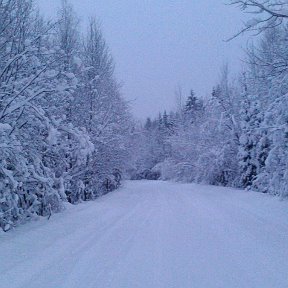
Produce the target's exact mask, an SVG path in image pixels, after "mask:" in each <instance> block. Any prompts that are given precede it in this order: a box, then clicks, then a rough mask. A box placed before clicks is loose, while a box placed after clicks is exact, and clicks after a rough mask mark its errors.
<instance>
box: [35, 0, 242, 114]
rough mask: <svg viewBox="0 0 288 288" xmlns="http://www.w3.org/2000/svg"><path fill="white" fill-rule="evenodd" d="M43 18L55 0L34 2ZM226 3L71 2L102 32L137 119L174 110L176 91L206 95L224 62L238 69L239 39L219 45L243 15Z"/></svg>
mask: <svg viewBox="0 0 288 288" xmlns="http://www.w3.org/2000/svg"><path fill="white" fill-rule="evenodd" d="M38 1H39V4H40V8H41V10H42V11H43V12H44V14H46V15H47V16H52V15H55V13H56V9H57V7H58V6H59V5H60V0H38ZM224 1H225V0H122V1H115V0H81V1H79V0H70V3H72V4H73V6H74V9H75V11H76V12H77V14H78V15H79V17H80V19H81V22H82V25H83V26H84V25H85V24H86V23H87V19H88V18H89V17H90V16H96V17H97V18H98V19H99V20H100V22H101V23H102V30H103V33H104V37H105V39H106V41H107V44H108V45H109V47H110V50H111V52H112V54H113V57H114V60H115V63H116V75H117V79H118V80H120V81H122V82H123V84H124V85H123V89H122V92H123V95H124V96H125V98H126V99H128V100H132V101H131V106H132V111H133V113H134V115H135V116H136V117H138V118H141V119H143V118H145V117H146V116H156V115H157V114H158V112H159V111H163V110H164V109H167V110H169V109H171V108H173V107H174V106H175V90H176V87H177V86H179V85H180V86H181V87H182V88H183V92H184V93H185V94H187V95H188V94H189V90H190V89H191V88H193V89H194V91H195V92H196V94H197V95H198V96H206V95H207V94H209V93H210V92H211V90H212V87H213V86H214V85H215V84H216V83H217V80H218V78H219V71H220V68H221V66H222V65H223V64H224V63H225V62H228V63H229V64H230V67H231V70H232V71H235V72H236V71H237V70H240V68H241V62H240V58H241V57H242V58H243V52H242V50H241V46H242V47H244V48H245V43H246V40H245V38H244V37H239V38H237V39H236V40H233V41H232V42H228V43H227V42H224V41H223V40H225V39H227V38H229V37H230V36H231V35H233V34H234V33H235V32H237V31H238V30H239V29H240V27H241V25H242V24H241V19H244V15H243V14H242V13H241V11H238V10H237V8H235V7H231V6H227V5H224V3H225V2H224Z"/></svg>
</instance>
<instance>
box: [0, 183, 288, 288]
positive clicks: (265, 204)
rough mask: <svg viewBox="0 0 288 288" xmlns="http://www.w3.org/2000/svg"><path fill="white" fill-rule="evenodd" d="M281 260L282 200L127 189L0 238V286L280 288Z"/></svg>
mask: <svg viewBox="0 0 288 288" xmlns="http://www.w3.org/2000/svg"><path fill="white" fill-rule="evenodd" d="M287 259H288V203H287V201H280V200H279V199H277V198H273V197H271V196H268V195H263V194H258V193H253V192H244V191H241V190H233V189H225V188H220V187H211V186H201V185H194V184H176V183H168V182H161V181H133V182H126V183H125V184H124V187H122V188H121V189H120V190H118V191H115V192H113V193H110V194H108V195H106V196H104V197H102V198H100V199H98V200H97V201H95V202H89V203H84V204H80V205H77V206H69V207H68V209H67V210H66V211H65V212H63V213H61V214H58V215H53V216H52V218H51V219H50V220H49V221H48V220H46V219H42V220H41V221H36V222H33V223H28V224H26V225H24V226H22V227H18V228H17V229H15V230H14V231H10V232H9V233H4V232H3V233H0V287H1V288H6V287H7V288H16V287H17V288H18V287H23V288H28V287H29V288H48V287H49V288H76V287H77V288H108V287H110V288H112V287H113V288H235V287H239V288H240V287H241V288H244V287H245V288H252V287H253V288H266V287H267V288H282V287H283V288H287V287H288V260H287Z"/></svg>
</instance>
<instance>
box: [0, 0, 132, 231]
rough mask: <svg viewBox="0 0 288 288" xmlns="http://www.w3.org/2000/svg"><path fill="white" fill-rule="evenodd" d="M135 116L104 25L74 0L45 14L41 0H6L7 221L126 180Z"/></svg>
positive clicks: (1, 155) (0, 58)
mask: <svg viewBox="0 0 288 288" xmlns="http://www.w3.org/2000/svg"><path fill="white" fill-rule="evenodd" d="M130 123H131V118H130V114H129V111H128V107H127V105H126V103H125V101H123V99H122V97H121V95H120V91H119V84H118V82H117V81H116V79H115V77H114V63H113V59H112V57H111V54H110V52H109V49H108V47H107V45H106V43H105V40H104V38H103V35H102V33H101V29H100V27H99V25H98V24H97V21H95V20H94V19H92V20H90V23H89V25H88V27H87V32H86V33H85V35H81V33H80V32H79V20H78V18H77V16H76V15H75V13H74V11H73V9H72V7H71V6H70V5H69V4H67V2H66V1H62V7H61V9H60V10H59V11H58V14H57V18H55V20H54V21H53V22H51V21H50V22H48V21H46V20H44V19H43V18H42V17H41V15H39V13H38V12H37V10H36V9H35V7H34V5H33V1H32V0H4V1H0V227H1V228H2V229H3V230H4V231H7V230H9V229H10V228H11V227H13V226H14V225H16V224H18V223H21V222H23V221H25V220H27V219H29V218H31V217H33V216H35V215H42V216H50V215H51V213H53V212H58V211H60V210H61V209H62V208H63V201H69V202H70V203H73V204H74V203H78V202H80V201H86V200H91V199H94V198H95V197H98V196H99V195H102V194H103V193H107V192H108V191H111V190H113V189H115V188H117V187H118V186H119V184H120V180H121V173H122V171H123V170H124V168H125V165H126V162H127V157H128V156H127V155H128V150H127V145H126V140H127V134H128V133H129V127H130Z"/></svg>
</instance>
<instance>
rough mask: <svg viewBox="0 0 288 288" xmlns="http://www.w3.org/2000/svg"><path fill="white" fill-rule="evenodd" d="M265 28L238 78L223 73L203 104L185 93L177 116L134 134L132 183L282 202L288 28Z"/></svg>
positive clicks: (287, 183) (287, 139)
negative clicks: (179, 185) (252, 194)
mask: <svg viewBox="0 0 288 288" xmlns="http://www.w3.org/2000/svg"><path fill="white" fill-rule="evenodd" d="M235 2H242V1H235ZM245 2H246V1H245ZM251 2H255V1H251ZM254 23H256V22H254ZM261 24H263V23H261ZM255 25H256V24H255ZM267 25H268V26H269V27H268V26H265V27H266V28H267V29H264V30H263V27H261V28H259V29H260V31H258V30H257V31H258V32H262V34H261V37H260V39H259V40H258V41H257V42H255V44H253V45H250V47H249V49H247V53H246V61H245V62H246V63H247V64H246V67H245V69H244V70H243V71H242V73H240V75H239V77H238V78H236V79H233V78H232V77H230V76H229V71H228V70H229V69H228V67H227V66H225V67H224V68H223V69H222V73H221V75H222V76H221V79H220V80H219V83H218V85H216V86H215V87H214V88H213V89H212V93H211V96H210V97H208V98H205V99H203V98H201V97H198V96H197V95H195V94H194V92H193V91H191V94H190V95H189V96H188V97H186V100H185V101H186V102H185V101H184V103H183V104H181V101H180V105H178V106H179V107H178V109H177V110H175V111H172V112H170V113H168V114H167V112H166V111H164V113H162V114H160V115H159V117H158V118H155V119H153V120H151V119H150V118H148V119H147V121H146V124H145V125H144V126H143V127H140V128H138V130H137V131H136V132H135V136H134V138H135V139H138V141H139V142H138V143H139V144H138V145H137V146H138V147H139V148H138V149H139V150H140V151H138V152H137V153H135V154H136V155H139V156H138V157H136V159H134V165H135V171H134V174H135V175H134V178H136V179H139V178H140V179H141V178H159V177H160V178H161V179H164V180H167V179H172V180H178V181H189V182H192V181H195V182H198V183H207V184H213V185H223V186H233V187H240V188H247V189H253V190H255V191H260V192H264V193H271V194H275V195H279V196H281V197H287V196H288V94H287V93H288V90H287V88H288V77H287V76H288V70H287V68H288V65H287V63H288V54H287V45H288V42H287V35H288V26H287V24H286V23H284V22H283V23H281V25H280V24H279V25H276V26H275V25H274V26H271V25H269V24H267ZM255 29H258V28H257V26H255ZM178 96H179V95H178ZM178 98H179V97H178ZM180 98H184V97H181V95H180ZM182 102H183V101H182ZM160 175H161V176H160Z"/></svg>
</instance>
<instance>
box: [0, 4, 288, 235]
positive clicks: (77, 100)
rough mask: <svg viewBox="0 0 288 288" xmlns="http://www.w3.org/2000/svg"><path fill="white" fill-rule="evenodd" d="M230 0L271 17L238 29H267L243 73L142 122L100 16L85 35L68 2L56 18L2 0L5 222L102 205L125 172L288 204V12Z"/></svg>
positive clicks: (0, 175) (0, 174)
mask: <svg viewBox="0 0 288 288" xmlns="http://www.w3.org/2000/svg"><path fill="white" fill-rule="evenodd" d="M230 2H231V3H232V4H236V5H239V6H240V8H242V9H243V10H246V9H250V8H252V9H256V10H253V11H252V13H256V14H257V15H259V14H261V15H262V13H266V16H267V18H264V20H263V19H262V20H261V21H260V20H259V19H260V18H257V19H258V20H257V19H256V20H255V19H254V20H253V19H252V20H251V22H249V23H246V25H245V27H244V28H243V29H242V30H241V31H240V33H243V32H246V31H254V32H257V33H258V34H261V35H260V36H259V37H258V38H257V39H258V40H257V41H255V42H254V44H253V45H250V46H249V48H248V49H247V51H246V59H245V60H246V63H247V64H246V66H245V69H244V70H243V71H241V73H240V75H239V77H237V78H236V79H235V78H232V77H231V76H230V74H229V69H228V66H224V67H223V68H222V72H221V79H220V80H219V83H218V85H216V86H215V87H214V88H213V89H211V95H210V97H208V98H203V97H200V96H201V95H195V93H194V91H193V90H191V92H190V94H189V95H182V94H183V93H181V91H180V90H179V93H178V94H179V95H177V96H178V100H179V101H178V103H177V108H175V110H174V111H171V112H166V111H161V113H160V114H159V115H158V116H157V117H155V119H150V118H148V119H147V120H146V122H145V124H144V123H143V125H138V124H135V121H134V120H133V119H132V117H131V115H130V112H129V107H128V105H127V103H126V102H125V101H124V100H123V98H122V96H121V92H120V85H119V83H118V82H117V80H116V79H115V76H114V62H113V58H112V55H111V53H110V51H109V48H108V47H107V45H106V42H105V39H104V37H103V35H102V32H101V29H100V26H99V24H98V22H97V20H95V19H90V21H89V25H88V27H87V29H86V33H84V34H83V33H81V32H80V31H81V30H80V28H79V19H78V18H77V15H76V14H75V12H74V11H73V8H72V7H71V6H70V5H69V3H67V2H66V1H65V0H63V1H62V6H61V9H60V10H59V11H58V14H57V17H56V18H55V19H54V20H53V21H46V20H45V19H44V18H42V17H41V15H40V14H39V12H38V11H37V10H36V9H35V7H34V4H33V1H32V0H4V1H1V0H0V227H1V228H2V229H3V230H4V231H8V230H10V229H11V228H12V227H13V226H15V225H17V224H19V223H23V222H25V221H26V220H27V219H31V218H32V217H34V216H46V217H50V216H51V214H52V213H54V212H59V211H61V210H62V209H63V202H65V201H68V202H70V203H72V204H77V203H79V202H81V201H88V200H93V199H95V198H97V197H98V196H101V195H102V194H105V193H107V192H109V191H112V190H114V189H116V188H118V187H119V185H120V182H121V178H122V177H123V175H125V176H128V177H130V178H132V179H163V180H175V181H185V182H197V183H206V184H212V185H222V186H231V187H240V188H247V189H252V190H255V191H260V192H264V193H271V194H274V195H279V196H281V197H287V196H288V64H287V63H288V53H287V46H288V40H287V39H288V37H287V36H288V26H287V24H286V22H285V21H284V20H283V19H285V18H287V17H288V16H287V15H286V14H285V13H284V12H283V11H282V10H281V9H280V8H281V7H282V6H281V5H280V4H279V3H276V2H273V1H265V3H266V4H267V5H266V6H265V5H264V6H263V5H262V4H261V3H260V2H259V1H230ZM249 12H251V11H249ZM235 36H237V35H235ZM232 38H233V37H232ZM219 70H220V69H219ZM185 96H186V97H185Z"/></svg>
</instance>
